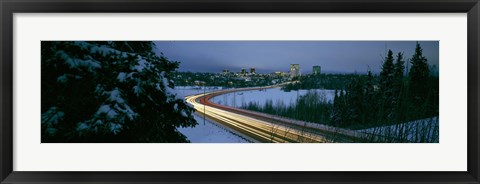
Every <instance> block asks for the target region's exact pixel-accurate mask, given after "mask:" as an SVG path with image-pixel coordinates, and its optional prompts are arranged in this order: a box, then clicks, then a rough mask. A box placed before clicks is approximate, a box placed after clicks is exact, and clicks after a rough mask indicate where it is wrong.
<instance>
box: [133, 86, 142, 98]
mask: <svg viewBox="0 0 480 184" xmlns="http://www.w3.org/2000/svg"><path fill="white" fill-rule="evenodd" d="M141 92H142V88H140V86H138V85H137V86H133V93H135V94H136V95H137V96H138V95H140V93H141Z"/></svg>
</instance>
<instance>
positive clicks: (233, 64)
mask: <svg viewBox="0 0 480 184" xmlns="http://www.w3.org/2000/svg"><path fill="white" fill-rule="evenodd" d="M419 43H420V45H421V47H422V48H423V55H424V56H426V58H427V59H428V63H429V64H430V65H435V66H436V69H435V70H436V72H438V60H439V42H438V41H420V42H419ZM155 44H156V45H157V51H158V53H160V52H163V54H164V55H165V57H167V58H169V59H170V60H174V61H180V62H181V64H180V68H179V71H192V72H221V71H222V70H223V69H228V70H230V71H233V72H238V71H240V70H241V69H242V68H246V69H247V71H248V69H249V68H251V67H254V68H256V71H257V73H271V72H274V71H284V72H287V71H288V70H289V66H290V64H293V63H297V64H300V70H301V72H302V73H304V74H306V73H311V71H312V66H314V65H319V66H321V67H322V73H354V72H357V73H366V72H367V70H368V68H370V69H371V71H372V72H374V73H379V72H380V70H381V66H382V62H383V58H384V57H385V49H386V48H387V49H391V50H392V51H393V52H394V54H395V55H396V53H398V52H403V53H404V57H405V58H406V61H408V59H410V58H411V57H412V55H413V53H414V51H415V41H157V42H155Z"/></svg>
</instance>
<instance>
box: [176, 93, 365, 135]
mask: <svg viewBox="0 0 480 184" xmlns="http://www.w3.org/2000/svg"><path fill="white" fill-rule="evenodd" d="M273 87H278V85H275V86H267V87H253V88H238V89H229V90H221V91H216V92H208V93H205V94H197V95H192V96H187V97H186V98H185V99H186V101H187V102H188V103H190V104H192V105H193V107H194V108H195V109H196V112H197V113H198V114H200V115H201V116H204V115H205V117H206V118H208V119H210V120H213V121H215V122H217V123H219V124H221V125H223V126H226V127H228V128H230V129H232V130H234V131H236V132H239V133H241V134H243V135H245V136H247V137H249V138H251V139H253V140H254V141H256V142H274V143H287V142H289V143H295V142H302V143H322V142H358V141H360V142H363V141H362V140H360V139H359V138H358V137H359V135H358V134H357V133H356V132H353V131H349V130H344V129H338V128H333V127H328V126H325V125H319V124H312V123H308V122H302V121H298V120H291V119H286V118H281V117H277V116H272V115H268V114H264V113H258V112H253V111H248V110H244V109H237V108H233V107H228V106H223V105H220V104H215V103H213V102H211V101H209V99H210V98H212V97H214V96H218V95H221V94H225V93H231V92H239V91H247V90H262V89H267V88H273Z"/></svg>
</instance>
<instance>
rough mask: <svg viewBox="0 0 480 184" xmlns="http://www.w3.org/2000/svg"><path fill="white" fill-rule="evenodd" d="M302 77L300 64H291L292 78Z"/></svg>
mask: <svg viewBox="0 0 480 184" xmlns="http://www.w3.org/2000/svg"><path fill="white" fill-rule="evenodd" d="M298 76H300V64H290V77H291V78H293V77H298Z"/></svg>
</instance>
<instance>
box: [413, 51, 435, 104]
mask: <svg viewBox="0 0 480 184" xmlns="http://www.w3.org/2000/svg"><path fill="white" fill-rule="evenodd" d="M422 52H423V49H422V47H421V46H420V44H419V43H418V42H417V44H416V48H415V53H414V54H413V56H412V58H411V59H410V62H411V64H412V67H411V68H410V71H409V74H408V76H409V85H410V88H409V89H410V96H412V97H413V101H414V103H416V104H418V105H420V104H422V103H423V102H425V99H426V97H427V94H428V86H429V85H428V82H429V76H430V70H429V67H428V63H427V58H425V57H424V56H423V54H422Z"/></svg>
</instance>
